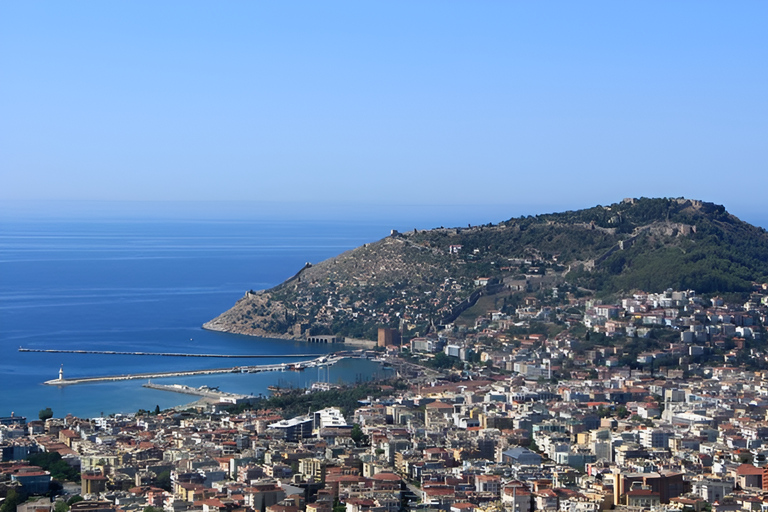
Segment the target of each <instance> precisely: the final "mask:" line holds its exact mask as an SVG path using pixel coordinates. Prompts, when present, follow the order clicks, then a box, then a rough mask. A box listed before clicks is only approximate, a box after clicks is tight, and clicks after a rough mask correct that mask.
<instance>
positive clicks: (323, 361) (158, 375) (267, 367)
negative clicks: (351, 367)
mask: <svg viewBox="0 0 768 512" xmlns="http://www.w3.org/2000/svg"><path fill="white" fill-rule="evenodd" d="M312 355H317V354H312ZM275 357H276V356H275ZM347 357H349V356H348V355H341V354H339V355H335V354H329V355H323V356H321V357H318V358H317V359H311V360H308V361H299V362H296V363H278V364H264V365H254V366H234V367H230V368H211V369H207V370H187V371H171V372H150V373H128V374H125V375H105V376H102V377H78V378H74V379H65V378H64V376H63V373H62V370H59V378H58V379H53V380H47V381H45V382H44V383H43V384H46V385H48V386H71V385H73V384H95V383H98V382H114V381H121V380H139V379H163V378H166V377H192V376H195V375H213V374H217V373H259V372H274V371H286V370H304V369H306V368H316V367H318V366H326V365H331V364H335V363H337V362H338V361H341V360H342V359H345V358H347Z"/></svg>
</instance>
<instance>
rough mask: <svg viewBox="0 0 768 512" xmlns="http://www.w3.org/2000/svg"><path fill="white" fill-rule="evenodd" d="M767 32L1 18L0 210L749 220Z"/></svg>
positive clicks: (124, 16)
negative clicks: (639, 202)
mask: <svg viewBox="0 0 768 512" xmlns="http://www.w3.org/2000/svg"><path fill="white" fill-rule="evenodd" d="M766 27H768V2H762V1H742V2H723V1H717V2H707V1H701V0H696V1H690V2H685V1H675V2H668V1H657V2H653V1H651V2H647V1H642V2H641V1H634V2H633V1H610V2H588V1H585V2H581V1H579V2H573V1H567V2H555V1H546V2H528V1H525V2H524V1H513V2H498V1H485V2H483V1H464V2H458V1H447V0H441V1H432V2H431V1H412V0H408V1H403V2H399V1H378V2H374V1H350V2H332V1H323V2H318V1H314V0H313V1H308V2H299V1H296V2H293V1H291V2H253V1H227V2H194V1H179V2H172V1H162V2H156V1H115V0H110V1H76V2H55V1H48V2H43V1H39V2H22V1H16V2H13V1H7V2H2V3H0V52H1V53H0V62H1V65H0V202H2V201H8V200H43V201H48V200H76V201H81V200H88V201H145V200H148V201H199V200H213V201H256V202H278V203H280V202H289V203H290V202H298V203H302V202H308V201H311V202H313V203H316V204H319V205H320V206H321V207H322V205H323V204H324V203H328V204H330V203H348V202H349V203H355V204H358V205H361V204H362V205H365V204H373V205H386V204H390V205H414V204H422V205H424V204H426V205H446V204H460V205H465V207H466V206H467V205H475V204H477V205H490V206H489V207H491V208H497V209H504V208H507V207H509V208H510V211H513V213H517V212H519V211H520V209H521V205H523V207H524V208H527V207H529V206H530V209H531V210H532V212H534V213H535V211H534V210H541V209H547V210H560V209H567V208H577V207H587V206H592V205H594V204H607V203H611V202H614V201H619V200H621V199H622V198H623V197H630V196H632V197H639V196H671V197H677V196H685V197H692V198H699V199H705V200H710V201H715V202H718V203H722V204H725V205H726V207H727V208H728V209H729V210H730V211H732V212H734V213H736V214H742V215H745V214H746V213H747V212H752V213H754V212H761V211H763V210H764V207H763V205H764V204H765V192H766V190H768V166H767V165H766V164H767V163H768V30H767V29H766ZM265 204H266V203H265ZM508 205H510V206H508ZM511 205H516V207H514V208H513V207H512V206H511ZM524 208H523V209H524ZM745 216H746V217H748V216H749V215H745Z"/></svg>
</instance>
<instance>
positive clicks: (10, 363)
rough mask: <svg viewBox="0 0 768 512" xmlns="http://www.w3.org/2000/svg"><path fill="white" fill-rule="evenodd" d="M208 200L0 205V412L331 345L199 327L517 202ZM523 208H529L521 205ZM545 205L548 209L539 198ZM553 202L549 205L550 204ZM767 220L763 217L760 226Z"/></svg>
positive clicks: (61, 408)
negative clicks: (408, 237)
mask: <svg viewBox="0 0 768 512" xmlns="http://www.w3.org/2000/svg"><path fill="white" fill-rule="evenodd" d="M245 209H246V210H247V214H246V213H244V209H243V208H240V209H238V208H234V209H233V208H228V207H225V206H222V205H218V206H217V205H215V204H210V203H206V204H205V205H201V206H200V207H197V206H196V205H194V204H193V205H189V204H186V205H184V206H183V207H174V208H170V209H168V208H162V207H158V205H156V204H150V205H144V204H138V205H133V206H132V207H130V208H123V209H119V208H117V209H116V208H114V207H112V206H110V205H107V206H102V207H99V208H94V207H93V206H92V205H91V206H90V207H88V208H72V207H71V205H69V207H65V208H53V209H51V208H48V209H47V210H46V209H45V208H37V207H35V208H26V207H25V208H16V209H10V210H8V209H6V210H4V211H2V212H0V213H1V215H0V417H3V416H10V415H12V414H13V415H16V416H26V417H27V418H28V419H29V420H31V419H36V418H37V417H38V413H39V411H40V410H41V409H44V408H47V407H50V408H51V409H52V410H53V412H54V415H55V416H56V417H63V416H65V415H67V414H72V415H75V416H78V417H97V416H101V415H110V414H121V413H122V414H125V413H132V412H136V411H138V410H139V409H147V410H153V409H155V407H157V406H159V407H160V408H161V409H166V408H170V407H175V406H181V405H184V404H187V403H190V402H193V401H194V400H195V399H196V397H194V396H190V395H183V394H177V393H172V392H166V391H159V390H154V389H149V388H145V387H143V386H142V385H143V384H144V383H145V382H146V381H143V380H129V381H109V382H99V383H93V384H77V385H70V386H61V387H59V386H51V385H44V384H43V383H44V382H45V381H47V380H51V379H56V378H57V377H58V375H59V370H60V369H62V370H63V374H64V377H65V378H75V377H95V376H108V375H121V374H127V373H144V372H161V371H182V370H194V369H206V368H222V367H234V366H241V365H253V364H268V363H284V362H292V361H296V359H294V358H287V357H281V356H285V355H288V354H323V353H327V352H331V351H335V350H338V349H339V346H337V345H318V344H309V343H305V342H301V341H290V340H281V339H270V338H260V337H253V336H242V335H235V334H227V333H219V332H212V331H206V330H204V329H202V327H201V326H202V324H203V323H205V322H206V321H208V320H211V319H212V318H214V317H216V316H217V315H218V314H220V313H222V312H223V311H225V310H227V309H228V308H230V307H231V306H232V305H233V304H234V303H235V302H236V301H237V300H238V299H239V298H240V297H242V296H243V295H244V293H245V292H246V291H247V290H259V289H265V288H270V287H272V286H275V285H277V284H279V283H281V282H282V281H283V280H285V279H286V278H288V277H290V276H292V275H293V274H295V273H296V272H297V271H298V270H299V269H300V268H302V267H303V266H304V264H305V263H306V262H311V263H317V262H319V261H322V260H324V259H327V258H329V257H332V256H335V255H337V254H339V253H341V252H344V251H347V250H350V249H353V248H355V247H357V246H359V245H362V244H364V243H369V242H373V241H375V240H378V239H380V238H382V237H385V236H387V235H389V234H390V230H391V229H399V230H400V231H406V230H408V229H414V228H418V229H428V228H432V227H438V226H440V225H445V226H458V225H467V219H469V220H470V223H477V224H479V223H485V222H498V221H500V220H505V219H508V218H510V217H514V216H518V215H520V214H521V213H525V211H526V207H525V206H520V205H518V207H516V208H514V207H508V206H505V205H499V206H497V207H493V208H491V207H487V206H486V207H484V208H474V207H473V208H470V207H465V208H463V209H462V208H459V207H441V208H437V207H427V208H411V209H403V208H399V209H397V211H393V210H392V209H389V208H381V209H379V210H372V209H370V208H367V207H365V206H364V205H361V206H360V207H359V208H356V209H353V210H347V211H336V212H332V214H327V215H325V216H324V215H322V214H321V213H322V212H323V211H325V212H326V213H327V211H326V210H327V208H326V210H323V209H321V208H318V209H313V208H304V209H303V210H302V211H301V212H298V213H297V212H295V211H292V210H291V209H290V208H288V209H286V208H282V209H279V208H261V209H256V210H255V211H254V210H253V209H248V208H245ZM529 211H530V210H529ZM544 211H548V210H546V209H545V210H544ZM551 211H556V209H555V208H553V209H552V210H551ZM766 224H768V223H764V224H762V225H766ZM21 347H23V348H28V349H42V350H50V349H56V350H83V351H89V350H97V351H120V352H166V353H195V354H228V355H265V356H272V357H267V358H264V359H252V358H233V359H218V358H195V357H161V356H135V355H107V354H86V353H40V352H20V351H19V348H21ZM388 371H389V370H388V369H385V368H382V367H381V366H380V365H379V364H378V363H375V362H373V361H364V360H343V361H341V362H339V363H337V364H335V365H333V366H330V367H327V368H322V369H309V370H305V371H303V372H290V371H276V372H264V373H227V374H213V375H200V376H192V377H170V378H163V379H152V382H153V383H159V384H185V385H189V386H194V387H200V386H204V385H205V386H210V387H218V388H219V389H220V390H221V391H225V392H231V393H241V394H247V395H251V394H253V395H268V394H269V390H268V389H267V387H268V386H278V387H283V388H285V387H294V388H305V387H309V386H311V384H312V383H314V382H330V383H334V384H335V383H356V382H362V381H366V380H370V379H373V378H377V377H381V376H388V375H390V374H388V373H387V372H388Z"/></svg>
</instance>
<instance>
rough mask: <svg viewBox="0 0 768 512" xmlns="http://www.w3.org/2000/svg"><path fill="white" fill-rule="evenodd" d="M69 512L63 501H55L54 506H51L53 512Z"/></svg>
mask: <svg viewBox="0 0 768 512" xmlns="http://www.w3.org/2000/svg"><path fill="white" fill-rule="evenodd" d="M68 510H69V505H67V502H66V501H64V500H57V501H56V504H55V505H54V506H53V512H67V511H68Z"/></svg>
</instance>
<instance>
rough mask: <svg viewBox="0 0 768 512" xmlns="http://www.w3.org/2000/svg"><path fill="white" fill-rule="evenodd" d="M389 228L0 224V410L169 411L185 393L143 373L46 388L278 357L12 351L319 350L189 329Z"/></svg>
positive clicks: (225, 382) (285, 379) (238, 383)
mask: <svg viewBox="0 0 768 512" xmlns="http://www.w3.org/2000/svg"><path fill="white" fill-rule="evenodd" d="M388 233H389V231H388V228H387V227H385V226H383V225H377V224H376V223H371V222H369V223H364V224H363V223H360V224H354V223H340V222H336V223H333V225H329V224H328V223H324V224H319V223H318V224H313V223H307V222H255V221H251V222H227V221H221V222H207V223H204V222H184V221H164V222H150V221H132V222H128V221H111V222H99V221H90V222H84V221H59V222H51V221H27V222H24V221H14V222H7V221H6V222H2V223H1V224H0V416H5V415H9V414H10V413H11V412H12V411H13V412H15V413H16V414H17V415H26V416H27V417H28V418H29V419H35V418H37V413H38V411H39V410H40V409H42V408H44V407H51V408H52V409H53V411H54V414H55V415H56V416H63V415H65V414H67V413H72V414H75V415H77V416H96V415H99V414H101V413H105V414H110V413H116V412H133V411H136V410H138V409H140V408H143V409H149V408H154V407H155V405H159V406H160V407H161V408H165V407H171V406H174V405H179V404H183V403H188V402H190V401H192V400H194V397H190V396H186V395H179V394H175V393H166V392H161V391H156V390H149V389H145V388H142V387H141V384H142V383H143V382H142V381H128V382H116V383H115V382H110V383H99V384H90V385H76V386H68V387H63V388H58V387H51V386H44V385H42V382H44V381H46V380H49V379H53V378H56V377H57V375H58V370H59V367H60V365H62V364H63V365H64V374H65V377H76V376H96V375H111V374H121V373H132V372H149V371H164V370H176V369H196V368H219V367H227V366H235V365H239V364H260V363H267V362H274V361H281V362H282V361H283V360H284V359H280V358H276V359H266V360H254V359H209V358H167V357H146V356H144V357H142V356H108V355H80V354H38V353H21V352H18V348H19V347H20V346H23V347H25V348H43V349H45V348H57V349H75V350H80V349H83V350H89V349H92V350H119V351H150V352H155V351H164V352H193V353H219V354H289V353H310V352H311V353H322V352H326V351H330V350H333V348H334V347H331V346H328V345H322V346H321V345H311V344H306V343H301V342H293V341H283V340H273V339H263V338H254V337H248V336H237V335H229V334H221V333H214V332H208V331H204V330H202V329H201V328H200V326H201V325H202V324H203V323H204V322H206V321H207V320H210V319H211V318H213V317H215V316H216V315H218V314H219V313H221V312H223V311H225V310H226V309H227V308H229V307H230V306H232V304H234V302H235V301H236V300H237V299H238V298H240V297H241V296H242V295H243V293H244V292H245V291H246V290H248V289H261V288H267V287H270V286H273V285H275V284H278V283H280V282H281V281H283V280H284V279H285V278H287V277H289V276H291V275H293V274H294V273H295V272H296V271H297V270H298V269H300V268H301V267H302V266H303V265H304V263H305V262H307V261H311V262H318V261H321V260H323V259H325V258H328V257H330V256H333V255H336V254H338V253H340V252H342V251H344V250H347V249H351V248H353V247H356V246H358V245H360V244H363V243H366V242H371V241H373V240H377V239H379V238H381V237H383V236H386V235H387V234H388ZM378 370H379V368H378V366H377V365H376V364H374V363H369V362H361V361H354V362H353V361H348V362H342V363H339V364H338V365H336V366H334V367H332V368H330V370H329V371H328V374H325V373H323V374H321V373H320V372H318V370H310V371H306V372H275V373H262V374H225V375H214V376H199V377H189V378H169V379H158V380H157V381H158V382H164V383H184V384H189V385H194V386H201V385H203V384H207V385H210V386H220V387H221V389H222V390H223V391H231V392H239V393H254V394H259V393H264V394H266V393H267V390H266V387H267V386H268V385H270V384H281V385H293V386H304V385H308V384H310V383H311V382H313V381H316V380H327V381H330V382H338V381H340V380H343V381H347V382H349V381H355V380H356V379H360V378H367V377H368V376H370V375H372V374H373V373H374V372H376V371H378Z"/></svg>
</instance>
